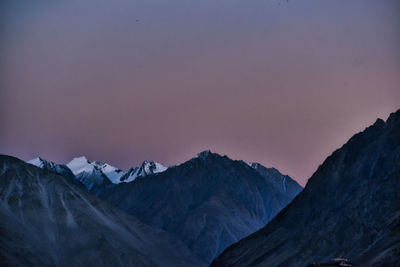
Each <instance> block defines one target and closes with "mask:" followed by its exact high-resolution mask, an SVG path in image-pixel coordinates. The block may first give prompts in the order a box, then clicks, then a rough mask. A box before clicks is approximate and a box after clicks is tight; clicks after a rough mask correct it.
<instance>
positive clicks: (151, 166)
mask: <svg viewBox="0 0 400 267" xmlns="http://www.w3.org/2000/svg"><path fill="white" fill-rule="evenodd" d="M167 169H168V167H165V166H164V165H162V164H161V163H158V162H154V161H144V162H143V163H142V165H140V167H136V168H131V169H129V171H128V172H127V173H126V174H125V175H124V176H123V177H121V179H120V182H124V183H129V182H132V181H134V180H136V179H137V178H139V177H145V176H147V175H151V174H155V173H160V172H164V171H166V170H167Z"/></svg>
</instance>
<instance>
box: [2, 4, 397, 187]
mask: <svg viewBox="0 0 400 267" xmlns="http://www.w3.org/2000/svg"><path fill="white" fill-rule="evenodd" d="M1 10H2V11H1V20H0V23H1V31H0V34H1V45H0V58H1V62H0V63H1V64H0V75H1V82H0V86H1V87H0V89H1V91H0V122H1V129H0V153H2V154H10V155H14V156H17V157H20V158H22V159H24V160H27V159H31V158H33V157H36V156H41V157H43V158H45V159H48V160H53V161H55V162H59V163H66V162H68V161H69V160H70V159H71V158H72V157H75V156H80V155H86V156H87V157H88V158H89V159H90V160H101V161H106V162H109V163H111V164H113V165H115V166H117V167H120V168H128V167H131V166H137V165H139V164H140V163H141V161H143V160H146V159H150V160H155V161H159V162H162V163H164V164H166V165H169V164H177V163H181V162H183V161H185V160H187V159H189V158H191V157H192V156H194V155H195V154H196V153H198V152H200V151H201V150H204V149H211V150H212V151H215V152H218V153H220V154H226V155H228V156H229V157H231V158H233V159H243V160H245V161H257V162H260V163H262V164H264V165H266V166H268V167H270V166H273V167H276V168H278V169H279V170H280V171H281V172H283V173H285V174H289V175H291V176H292V177H294V178H295V179H296V180H297V181H299V182H300V183H301V184H302V185H304V184H305V182H306V181H307V179H308V178H309V177H310V176H311V174H312V173H313V172H314V171H315V170H316V168H317V166H318V165H319V164H321V163H322V161H323V160H324V159H325V158H326V157H327V156H328V155H329V154H330V153H331V152H333V150H335V149H336V148H338V147H340V146H341V145H343V144H344V143H345V142H346V141H347V140H348V139H349V138H350V137H351V136H352V135H353V134H355V133H357V132H359V131H361V130H363V129H364V128H365V127H366V126H368V125H370V124H372V123H373V122H374V121H375V120H376V118H378V117H381V118H384V119H386V118H387V116H388V115H389V113H390V112H393V111H395V110H396V109H398V108H400V1H398V0H385V1H383V0H382V1H376V0H346V1H321V0H301V1H300V0H289V1H288V2H287V1H286V0H252V1H244V0H201V1H187V0H167V1H166V0H116V1H109V0H96V1H95V0H87V1H82V0H62V1H28V0H25V1H11V0H6V1H3V3H2V4H1Z"/></svg>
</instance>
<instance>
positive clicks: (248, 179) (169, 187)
mask: <svg viewBox="0 0 400 267" xmlns="http://www.w3.org/2000/svg"><path fill="white" fill-rule="evenodd" d="M273 175H274V177H272V176H271V173H268V172H266V173H264V174H261V173H259V172H258V171H257V170H256V169H254V168H252V167H250V166H248V164H246V163H245V162H243V161H235V160H231V159H229V158H228V157H227V156H221V155H219V154H216V153H212V152H211V151H204V152H201V153H199V154H198V155H197V156H196V157H194V158H192V159H190V160H188V161H187V162H185V163H183V164H180V165H177V166H173V167H170V168H168V169H167V170H165V171H163V172H160V173H156V174H152V175H149V176H147V177H146V179H138V180H135V181H134V182H131V183H121V184H118V185H117V186H113V187H109V188H105V190H102V191H100V192H97V195H98V196H99V197H101V198H103V199H105V200H107V201H108V202H110V203H112V204H113V205H116V206H117V207H119V208H120V209H122V210H124V211H126V212H128V213H130V214H133V215H135V216H136V217H138V218H139V219H140V220H142V221H143V222H145V223H147V224H149V225H151V226H153V227H157V228H160V229H163V230H165V231H167V232H169V233H170V234H172V235H173V236H175V237H176V238H178V239H179V240H181V241H183V242H184V243H185V244H186V245H187V246H188V247H189V248H190V249H192V251H193V252H194V253H195V254H197V255H198V256H199V257H200V258H201V259H202V260H203V261H205V262H211V261H212V260H213V259H214V257H216V256H217V255H218V254H219V253H220V252H221V251H222V250H223V249H225V248H226V247H227V246H229V245H230V244H232V243H234V242H236V241H238V240H240V239H241V238H243V237H245V236H246V235H248V234H250V233H252V232H254V231H256V230H258V229H259V228H261V227H263V226H264V225H265V224H266V223H267V222H268V221H270V220H271V219H272V218H273V217H274V216H275V215H276V214H277V213H278V212H279V211H280V210H281V209H282V208H283V207H285V206H286V205H287V204H288V203H289V202H290V201H291V200H292V199H293V198H294V197H295V196H296V194H297V193H299V192H300V191H301V189H302V188H301V186H299V185H298V184H297V183H296V182H294V181H293V180H292V179H291V178H290V177H288V176H283V175H281V174H279V172H277V173H274V174H273ZM279 175H280V176H281V177H280V178H279V177H277V176H279ZM276 179H278V180H279V182H278V183H279V185H277V182H276V181H275V180H276ZM282 181H284V182H283V183H282ZM282 184H285V185H286V184H287V185H288V187H290V190H287V191H284V190H282V189H281V188H280V189H279V188H278V187H281V186H282ZM296 185H297V186H296Z"/></svg>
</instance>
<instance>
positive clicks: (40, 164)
mask: <svg viewBox="0 0 400 267" xmlns="http://www.w3.org/2000/svg"><path fill="white" fill-rule="evenodd" d="M27 163H29V164H32V165H35V166H36V167H39V168H42V167H43V165H44V164H43V159H41V158H40V157H37V158H34V159H31V160H29V161H27Z"/></svg>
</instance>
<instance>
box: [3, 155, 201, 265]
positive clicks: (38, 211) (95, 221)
mask: <svg viewBox="0 0 400 267" xmlns="http://www.w3.org/2000/svg"><path fill="white" fill-rule="evenodd" d="M42 167H51V168H53V167H54V168H56V169H57V170H60V169H59V168H58V167H57V166H56V165H53V164H49V165H46V164H44V165H43V166H42ZM0 218H1V220H0V266H204V265H205V264H204V263H202V261H201V260H200V259H198V258H197V257H196V256H195V255H193V254H192V252H191V251H190V250H189V249H188V248H187V247H186V246H185V245H184V244H183V243H182V242H180V241H178V240H176V239H175V238H174V237H172V236H171V235H169V234H168V233H166V232H164V231H162V230H160V229H155V228H152V227H150V226H147V225H145V224H143V223H142V222H140V221H139V220H138V219H137V218H135V217H133V216H131V215H128V214H126V213H125V212H123V211H121V210H119V209H116V208H115V207H113V206H111V205H110V204H108V203H107V202H105V201H102V200H100V199H98V198H97V197H95V196H93V195H91V194H90V193H89V192H88V191H87V190H85V189H80V188H78V187H76V186H74V185H72V184H71V183H70V182H69V181H67V179H66V178H65V177H63V176H60V175H58V174H56V173H55V172H53V171H48V170H46V169H40V168H37V167H35V166H33V165H31V164H27V163H25V162H23V161H21V160H19V159H16V158H13V157H9V156H0Z"/></svg>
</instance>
